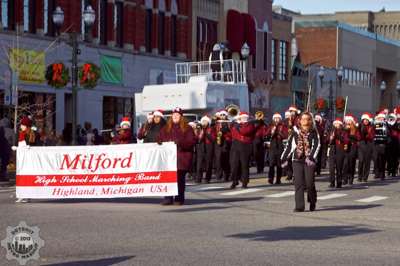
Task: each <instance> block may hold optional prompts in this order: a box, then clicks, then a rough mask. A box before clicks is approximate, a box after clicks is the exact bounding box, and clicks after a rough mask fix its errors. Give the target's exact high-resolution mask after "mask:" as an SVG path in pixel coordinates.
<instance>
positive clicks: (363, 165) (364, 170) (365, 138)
mask: <svg viewBox="0 0 400 266" xmlns="http://www.w3.org/2000/svg"><path fill="white" fill-rule="evenodd" d="M371 122H372V115H371V114H370V113H364V114H363V115H362V116H361V125H360V141H359V145H358V181H360V182H361V181H364V182H367V180H368V176H369V171H370V167H371V160H372V153H373V150H374V146H373V141H374V137H375V129H374V127H373V126H372V124H371Z"/></svg>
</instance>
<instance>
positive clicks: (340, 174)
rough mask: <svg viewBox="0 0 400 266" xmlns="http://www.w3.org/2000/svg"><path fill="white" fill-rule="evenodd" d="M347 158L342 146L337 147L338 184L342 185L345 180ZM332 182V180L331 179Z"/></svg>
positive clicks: (335, 157)
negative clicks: (345, 161)
mask: <svg viewBox="0 0 400 266" xmlns="http://www.w3.org/2000/svg"><path fill="white" fill-rule="evenodd" d="M345 158H346V152H345V151H344V150H342V149H340V148H336V149H335V156H334V160H335V169H336V175H335V179H336V184H339V185H341V184H342V182H343V176H344V171H343V170H344V160H345ZM331 182H332V180H331Z"/></svg>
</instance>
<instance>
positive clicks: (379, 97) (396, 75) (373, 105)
mask: <svg viewBox="0 0 400 266" xmlns="http://www.w3.org/2000/svg"><path fill="white" fill-rule="evenodd" d="M295 36H296V40H297V46H298V50H299V57H300V58H301V63H303V65H323V66H325V67H327V68H330V69H335V70H336V71H338V69H339V68H340V67H342V68H343V80H342V84H341V86H339V87H338V88H337V92H336V95H337V96H343V97H346V96H348V99H349V105H348V107H349V109H348V110H349V111H350V112H352V113H355V114H357V115H359V114H361V113H362V112H364V111H369V112H375V111H376V110H378V109H379V108H380V107H383V106H386V107H389V108H393V107H394V106H395V105H396V104H398V103H399V99H398V95H397V91H396V85H397V82H398V80H399V79H400V43H399V42H396V41H394V40H391V39H387V38H384V37H383V36H379V35H376V34H373V33H370V32H368V31H365V30H360V29H358V28H354V27H352V26H350V25H347V24H343V23H340V22H337V21H319V22H318V21H308V22H307V21H302V22H296V29H295ZM313 78H317V76H316V74H314V75H313ZM382 81H384V82H385V84H386V87H385V90H383V91H382V90H381V84H382ZM323 86H326V85H324V84H323ZM334 86H335V85H334Z"/></svg>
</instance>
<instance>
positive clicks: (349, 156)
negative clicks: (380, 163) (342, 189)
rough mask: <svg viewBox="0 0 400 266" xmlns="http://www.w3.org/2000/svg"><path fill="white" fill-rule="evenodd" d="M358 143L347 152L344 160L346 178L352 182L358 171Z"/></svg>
mask: <svg viewBox="0 0 400 266" xmlns="http://www.w3.org/2000/svg"><path fill="white" fill-rule="evenodd" d="M357 152H358V151H357V145H356V144H354V145H352V146H351V148H350V151H348V152H346V155H345V156H346V157H345V160H344V173H343V174H344V179H345V181H347V182H350V183H352V182H353V179H354V175H355V171H356V161H357Z"/></svg>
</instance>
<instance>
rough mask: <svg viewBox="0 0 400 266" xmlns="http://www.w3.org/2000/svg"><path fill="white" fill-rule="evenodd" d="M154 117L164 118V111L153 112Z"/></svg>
mask: <svg viewBox="0 0 400 266" xmlns="http://www.w3.org/2000/svg"><path fill="white" fill-rule="evenodd" d="M153 115H154V116H160V117H164V111H163V110H156V111H154V112H153Z"/></svg>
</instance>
